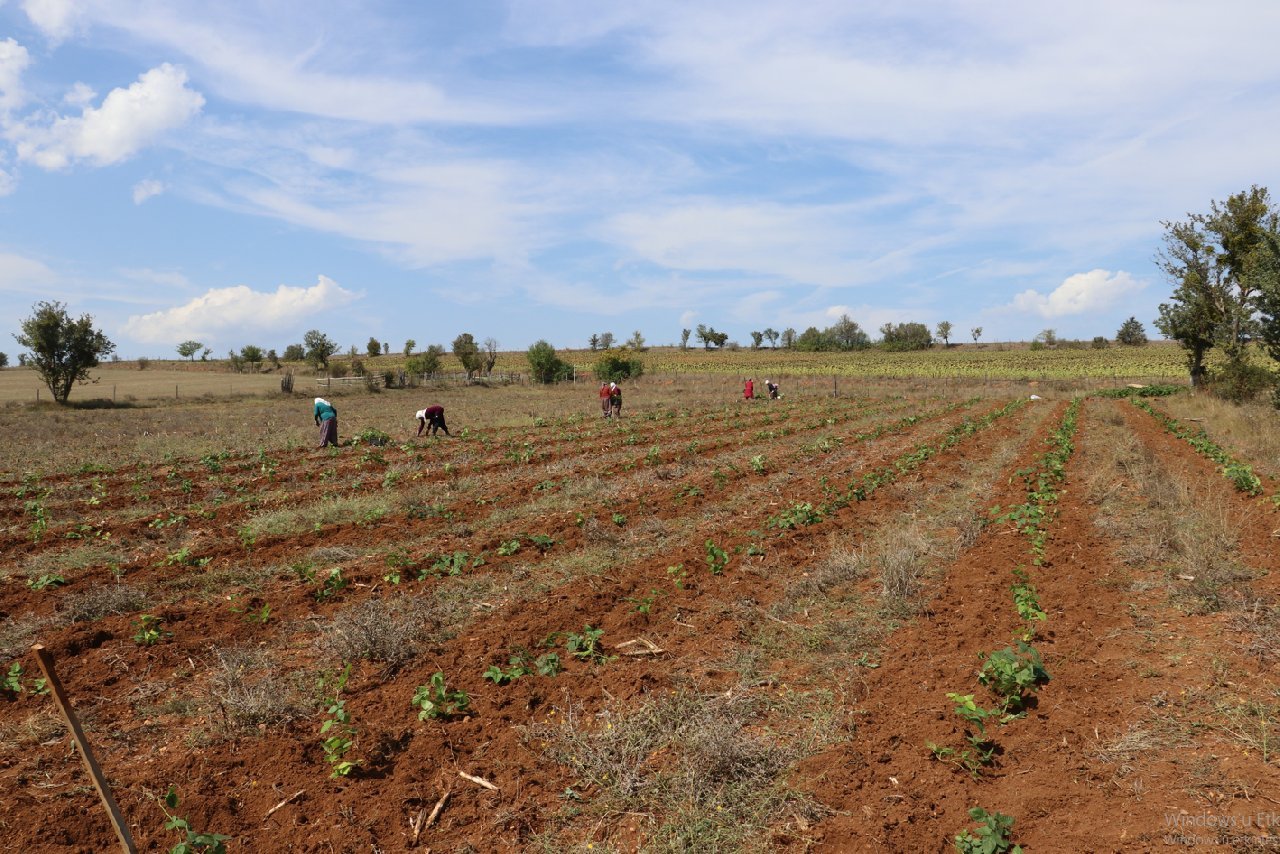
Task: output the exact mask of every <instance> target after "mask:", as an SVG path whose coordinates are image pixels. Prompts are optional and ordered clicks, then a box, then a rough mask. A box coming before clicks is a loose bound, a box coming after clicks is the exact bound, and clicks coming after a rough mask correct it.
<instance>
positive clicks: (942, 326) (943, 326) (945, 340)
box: [938, 320, 951, 347]
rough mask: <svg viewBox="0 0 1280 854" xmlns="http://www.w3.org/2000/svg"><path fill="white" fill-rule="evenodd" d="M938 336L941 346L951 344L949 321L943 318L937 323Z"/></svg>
mask: <svg viewBox="0 0 1280 854" xmlns="http://www.w3.org/2000/svg"><path fill="white" fill-rule="evenodd" d="M938 337H939V338H941V339H942V346H943V347H950V346H951V321H950V320H944V321H942V322H941V323H939V324H938Z"/></svg>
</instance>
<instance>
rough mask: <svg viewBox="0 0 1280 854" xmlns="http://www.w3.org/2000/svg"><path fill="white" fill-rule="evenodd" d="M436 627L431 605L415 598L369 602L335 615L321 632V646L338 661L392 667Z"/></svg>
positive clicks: (414, 653) (436, 621)
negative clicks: (370, 662) (359, 661)
mask: <svg viewBox="0 0 1280 854" xmlns="http://www.w3.org/2000/svg"><path fill="white" fill-rule="evenodd" d="M439 627H440V620H439V616H438V615H437V614H436V613H435V609H434V607H433V605H432V604H431V603H430V602H427V601H424V600H422V599H420V598H418V597H416V596H396V597H392V598H388V599H368V600H366V601H364V602H361V603H360V604H358V605H353V606H351V607H350V608H347V609H346V610H344V611H341V612H340V613H338V614H337V615H336V616H334V618H333V620H332V621H331V622H330V623H329V625H328V626H326V627H325V628H324V629H323V630H322V632H323V639H322V641H321V646H322V647H323V648H324V650H325V651H326V652H327V653H329V654H330V655H332V656H333V657H335V658H337V659H339V660H341V661H355V660H356V659H367V660H369V661H379V662H382V663H384V664H387V665H388V666H390V667H392V668H394V667H398V666H399V665H401V664H404V663H405V662H406V661H408V660H409V659H411V658H412V657H413V656H414V655H416V654H417V652H418V647H419V645H420V644H421V643H422V642H423V641H424V640H425V639H426V638H427V637H428V636H429V635H430V634H431V633H432V632H434V631H435V630H437V629H438V628H439Z"/></svg>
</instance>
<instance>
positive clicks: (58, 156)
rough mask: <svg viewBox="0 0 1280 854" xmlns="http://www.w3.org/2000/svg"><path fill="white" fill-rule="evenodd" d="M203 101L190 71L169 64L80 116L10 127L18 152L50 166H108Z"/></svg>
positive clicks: (179, 122) (185, 117) (178, 121)
mask: <svg viewBox="0 0 1280 854" xmlns="http://www.w3.org/2000/svg"><path fill="white" fill-rule="evenodd" d="M203 106H204V96H202V95H201V94H200V93H198V92H195V91H193V90H191V89H188V88H187V73H186V72H185V71H183V70H182V69H181V68H177V67H175V66H173V65H169V64H168V63H165V64H164V65H161V66H159V67H157V68H153V69H151V70H150V71H147V72H146V73H144V74H143V75H142V76H141V77H139V78H138V79H137V81H136V82H134V83H133V84H132V85H130V86H129V88H128V89H113V90H112V91H111V92H110V93H109V94H108V95H107V97H106V98H105V99H104V100H103V102H102V106H101V107H98V108H94V107H86V108H85V110H84V112H83V114H82V115H81V116H79V117H64V116H59V117H57V118H55V119H54V120H53V121H52V123H49V124H47V125H43V126H42V125H40V124H38V123H36V122H28V123H23V124H21V125H14V126H12V127H10V128H8V135H9V136H10V138H12V139H14V140H15V141H16V143H17V149H18V156H19V157H20V158H21V159H23V160H30V161H32V162H34V163H36V164H37V165H38V166H41V167H43V168H45V169H62V168H64V167H66V166H68V165H69V164H71V163H73V162H75V161H77V160H88V161H90V162H92V163H94V164H96V165H107V164H111V163H118V162H119V161H121V160H124V159H126V158H128V157H130V156H131V155H133V154H134V153H136V152H137V151H139V150H140V149H142V148H143V147H145V146H146V145H148V144H150V143H151V142H153V141H154V140H155V139H156V138H157V137H159V136H160V135H161V134H163V133H164V132H165V131H168V130H172V129H173V128H176V127H180V126H182V125H183V124H185V123H186V122H187V121H188V120H190V119H191V118H192V117H193V116H195V115H196V114H197V113H198V112H200V109H201V108H202V107H203Z"/></svg>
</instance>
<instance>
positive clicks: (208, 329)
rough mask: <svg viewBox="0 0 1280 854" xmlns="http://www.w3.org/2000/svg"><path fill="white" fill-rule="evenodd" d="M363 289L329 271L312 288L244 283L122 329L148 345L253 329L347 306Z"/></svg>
mask: <svg viewBox="0 0 1280 854" xmlns="http://www.w3.org/2000/svg"><path fill="white" fill-rule="evenodd" d="M360 296H361V295H360V294H358V293H355V292H353V291H348V290H346V289H344V288H342V287H341V286H339V285H338V283H337V282H335V281H333V280H332V279H330V278H329V277H328V276H320V278H319V280H318V281H317V282H316V284H315V285H313V286H312V287H309V288H300V287H289V286H288V285H281V286H280V287H278V288H276V290H275V292H274V293H264V292H262V291H255V290H252V289H251V288H249V287H247V286H245V285H237V286H235V287H230V288H214V289H212V290H210V291H207V292H206V293H205V294H203V295H202V296H199V297H196V298H195V299H193V300H191V301H190V302H188V303H185V304H184V305H180V306H175V307H173V308H169V309H165V310H163V311H156V312H152V313H151V314H142V315H133V316H131V317H130V318H129V319H128V320H127V321H126V322H125V324H124V327H123V331H124V334H125V335H127V336H128V337H130V338H133V339H134V340H136V341H139V342H142V343H146V344H165V343H171V342H174V341H181V340H184V339H186V338H197V339H201V340H203V339H216V338H218V337H219V336H220V335H223V336H226V335H240V336H241V337H243V333H246V332H249V331H262V332H266V331H274V330H277V329H281V328H284V327H292V326H294V325H296V324H297V323H298V322H299V321H300V320H302V319H303V318H305V317H307V316H310V315H315V314H318V313H320V312H323V311H331V310H333V309H335V308H341V307H342V306H345V305H349V304H351V303H352V302H355V301H356V300H358V299H359V298H360Z"/></svg>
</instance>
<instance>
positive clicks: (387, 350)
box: [382, 341, 391, 356]
mask: <svg viewBox="0 0 1280 854" xmlns="http://www.w3.org/2000/svg"><path fill="white" fill-rule="evenodd" d="M390 352H391V345H390V344H388V343H387V342H386V341H383V342H382V355H384V356H385V355H387V354H388V353H390Z"/></svg>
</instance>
